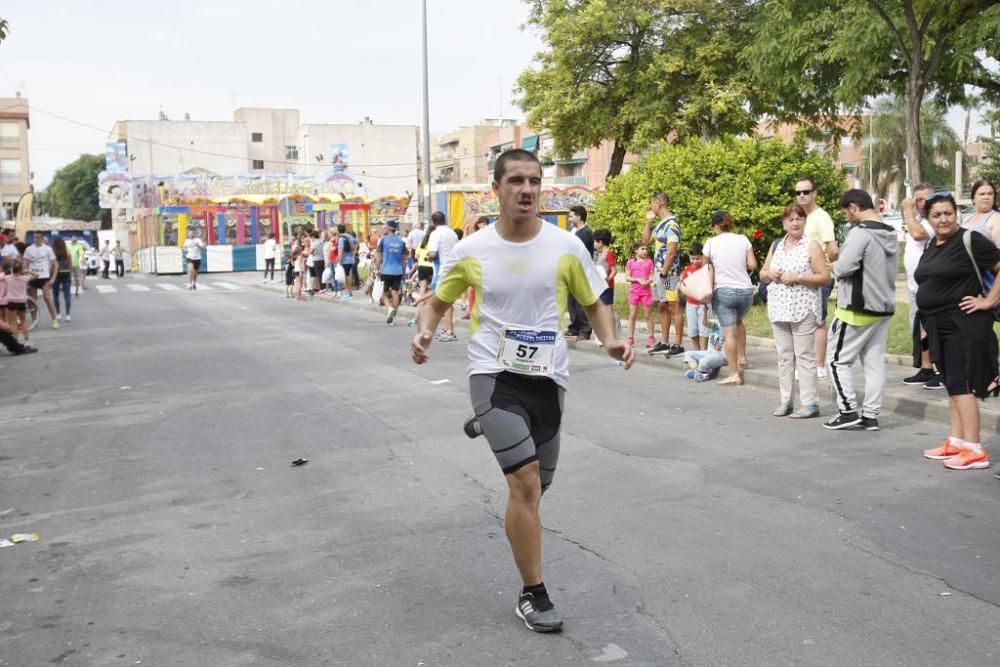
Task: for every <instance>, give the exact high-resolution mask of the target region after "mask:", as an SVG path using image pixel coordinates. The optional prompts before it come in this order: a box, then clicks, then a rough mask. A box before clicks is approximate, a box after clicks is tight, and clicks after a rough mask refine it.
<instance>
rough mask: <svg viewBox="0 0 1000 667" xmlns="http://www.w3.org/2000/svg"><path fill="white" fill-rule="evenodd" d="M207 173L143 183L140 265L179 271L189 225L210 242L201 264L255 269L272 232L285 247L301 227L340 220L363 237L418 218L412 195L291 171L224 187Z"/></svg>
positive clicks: (135, 234)
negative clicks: (326, 186) (373, 192)
mask: <svg viewBox="0 0 1000 667" xmlns="http://www.w3.org/2000/svg"><path fill="white" fill-rule="evenodd" d="M206 180H207V179H203V182H202V183H196V184H195V186H194V187H191V185H190V184H188V187H184V188H176V187H170V186H168V185H166V184H165V183H164V182H163V181H160V182H159V185H158V187H157V188H155V190H154V189H153V188H145V189H143V188H142V187H141V186H140V188H139V192H137V200H138V201H139V202H140V205H139V206H137V207H136V208H135V209H134V210H133V221H132V222H131V223H130V224H129V235H130V241H131V244H132V247H133V248H135V249H137V250H136V255H137V258H138V262H139V269H140V270H141V271H143V272H147V273H158V274H169V273H182V272H183V271H184V264H185V258H184V256H183V252H182V248H183V246H184V242H185V240H186V239H187V238H188V234H189V233H190V232H195V233H196V235H197V236H198V237H199V238H201V239H202V241H204V243H205V245H206V251H205V253H204V255H203V258H202V264H201V270H202V271H210V272H219V271H256V270H263V268H264V257H263V247H264V246H263V244H264V241H266V240H267V239H268V238H269V237H270V236H271V235H272V234H273V235H274V237H275V239H276V240H277V241H278V242H279V243H280V244H282V245H283V246H287V244H288V241H289V239H290V238H292V237H293V236H296V235H298V234H299V233H301V232H311V231H313V230H319V231H321V232H322V231H324V230H327V229H332V228H336V227H337V226H338V225H340V224H343V225H345V226H346V227H347V229H348V230H349V231H350V232H351V233H353V234H354V235H356V236H357V237H358V238H362V239H365V238H368V236H369V234H370V232H371V230H372V229H373V228H376V227H377V226H378V225H379V224H380V223H382V222H385V221H388V220H390V219H395V220H405V219H408V218H410V217H415V212H414V211H410V205H411V196H410V195H409V194H407V195H406V196H403V197H399V196H394V195H389V196H382V197H378V198H376V199H366V198H365V197H363V196H359V195H352V194H349V193H345V192H323V191H322V189H321V188H319V187H317V186H316V183H315V181H312V180H309V181H305V180H303V181H301V182H297V181H296V180H294V179H293V178H284V179H282V180H280V181H279V180H274V181H260V182H258V183H254V184H251V185H249V186H248V185H246V184H242V187H240V188H239V192H235V193H227V192H225V189H226V188H225V187H224V185H222V184H220V183H218V182H217V181H219V179H218V178H217V177H216V178H213V179H212V181H213V182H211V183H208V184H206V183H205V182H204V181H206ZM206 185H208V187H206ZM220 185H222V187H220ZM220 191H221V192H220ZM143 204H145V205H143Z"/></svg>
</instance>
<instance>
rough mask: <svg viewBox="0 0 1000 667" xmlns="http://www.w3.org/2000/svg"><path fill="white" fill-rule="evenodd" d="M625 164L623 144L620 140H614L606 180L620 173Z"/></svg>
mask: <svg viewBox="0 0 1000 667" xmlns="http://www.w3.org/2000/svg"><path fill="white" fill-rule="evenodd" d="M624 164H625V144H624V143H622V141H621V140H620V139H616V140H615V149H614V150H613V151H611V164H609V165H608V178H611V177H612V176H617V175H618V174H620V173H622V167H623V166H624Z"/></svg>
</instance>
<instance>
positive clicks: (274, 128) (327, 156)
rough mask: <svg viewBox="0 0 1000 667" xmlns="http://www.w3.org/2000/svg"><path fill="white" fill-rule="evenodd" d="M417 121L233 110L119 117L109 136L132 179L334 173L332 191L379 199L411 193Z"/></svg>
mask: <svg viewBox="0 0 1000 667" xmlns="http://www.w3.org/2000/svg"><path fill="white" fill-rule="evenodd" d="M417 134H418V131H417V127H416V126H414V125H376V124H374V123H373V122H372V121H371V120H370V119H367V118H366V119H365V120H363V121H362V122H360V123H308V124H302V122H301V120H300V114H299V111H298V110H297V109H276V108H247V107H244V108H239V109H236V110H235V111H234V112H233V119H232V120H193V119H191V118H190V117H189V116H188V115H187V114H185V115H184V118H183V119H182V120H173V119H170V118H168V117H167V116H166V115H165V114H162V113H161V114H160V117H159V118H158V119H157V120H122V121H118V122H117V123H115V125H114V127H113V128H112V130H111V132H110V134H109V135H108V141H111V142H119V141H124V142H125V143H126V144H127V152H128V159H129V173H130V174H131V176H132V178H133V180H137V181H142V180H143V179H144V178H147V177H155V178H157V179H161V178H169V177H173V176H176V175H178V174H185V173H188V174H204V173H206V172H207V173H209V174H214V175H217V176H224V177H231V176H246V177H247V178H249V179H252V178H254V177H266V178H267V179H268V180H274V179H275V178H278V179H280V178H281V177H283V176H288V177H292V176H294V177H295V178H296V179H300V178H303V177H306V176H311V177H315V178H321V177H322V176H323V175H325V174H336V175H337V178H332V179H331V180H330V182H329V187H330V189H331V191H338V192H341V191H342V192H345V193H349V194H352V195H361V196H364V197H366V198H372V199H373V198H377V197H381V196H385V195H397V196H403V195H405V194H406V193H407V192H416V191H417Z"/></svg>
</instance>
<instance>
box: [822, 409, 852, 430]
mask: <svg viewBox="0 0 1000 667" xmlns="http://www.w3.org/2000/svg"><path fill="white" fill-rule="evenodd" d="M860 423H861V417H859V416H858V413H857V412H841V413H840V414H838V415H837V416H836V417H834V418H833V419H831V420H830V421H827V422H824V423H823V428H828V429H830V430H831V431H839V430H840V429H842V428H850V427H851V426H857V425H858V424H860Z"/></svg>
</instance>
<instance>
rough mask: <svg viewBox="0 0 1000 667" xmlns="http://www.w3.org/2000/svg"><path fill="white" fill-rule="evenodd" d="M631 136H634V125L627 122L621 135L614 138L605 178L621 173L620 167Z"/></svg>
mask: <svg viewBox="0 0 1000 667" xmlns="http://www.w3.org/2000/svg"><path fill="white" fill-rule="evenodd" d="M633 136H635V127H633V126H632V124H631V123H627V124H626V125H625V127H624V128H623V129H622V136H620V137H618V138H617V139H615V149H614V150H613V151H611V164H609V165H608V175H607V178H611V177H613V176H617V175H618V174H620V173H622V167H623V166H624V165H625V153H626V146H628V143H629V142H630V141H632V137H633Z"/></svg>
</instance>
